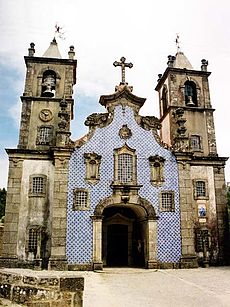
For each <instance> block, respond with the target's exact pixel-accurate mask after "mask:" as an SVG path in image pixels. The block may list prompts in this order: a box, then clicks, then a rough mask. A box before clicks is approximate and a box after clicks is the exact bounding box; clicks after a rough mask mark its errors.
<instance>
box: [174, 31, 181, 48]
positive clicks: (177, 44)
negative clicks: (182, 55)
mask: <svg viewBox="0 0 230 307" xmlns="http://www.w3.org/2000/svg"><path fill="white" fill-rule="evenodd" d="M179 39H180V37H179V34H178V33H177V35H176V40H175V42H176V47H177V52H180V40H179Z"/></svg>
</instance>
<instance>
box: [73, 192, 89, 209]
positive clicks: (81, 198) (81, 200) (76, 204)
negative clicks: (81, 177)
mask: <svg viewBox="0 0 230 307" xmlns="http://www.w3.org/2000/svg"><path fill="white" fill-rule="evenodd" d="M73 210H89V193H88V191H87V190H85V189H74V191H73Z"/></svg>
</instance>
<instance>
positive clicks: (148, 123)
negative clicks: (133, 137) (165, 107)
mask: <svg viewBox="0 0 230 307" xmlns="http://www.w3.org/2000/svg"><path fill="white" fill-rule="evenodd" d="M141 126H142V127H143V128H144V129H145V130H151V129H154V130H159V129H160V128H161V123H160V121H159V119H158V118H157V117H155V116H141Z"/></svg>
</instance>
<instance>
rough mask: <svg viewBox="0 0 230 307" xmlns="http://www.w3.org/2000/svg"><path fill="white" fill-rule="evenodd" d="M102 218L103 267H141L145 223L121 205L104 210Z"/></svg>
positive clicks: (142, 263) (144, 253) (144, 240)
mask: <svg viewBox="0 0 230 307" xmlns="http://www.w3.org/2000/svg"><path fill="white" fill-rule="evenodd" d="M103 216H104V218H103V226H102V230H103V234H102V258H103V265H104V266H110V267H115V266H133V267H143V266H144V264H145V257H146V252H145V251H146V229H147V221H146V220H143V219H139V218H138V216H137V215H136V213H135V212H134V211H133V210H132V209H131V208H128V207H125V206H122V205H120V206H115V207H109V208H106V209H105V210H104V212H103Z"/></svg>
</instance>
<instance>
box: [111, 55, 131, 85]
mask: <svg viewBox="0 0 230 307" xmlns="http://www.w3.org/2000/svg"><path fill="white" fill-rule="evenodd" d="M125 60H126V58H125V57H121V59H120V62H117V61H115V62H114V63H113V65H114V66H115V67H117V66H121V83H122V84H125V67H129V68H132V67H133V64H132V63H125Z"/></svg>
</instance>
